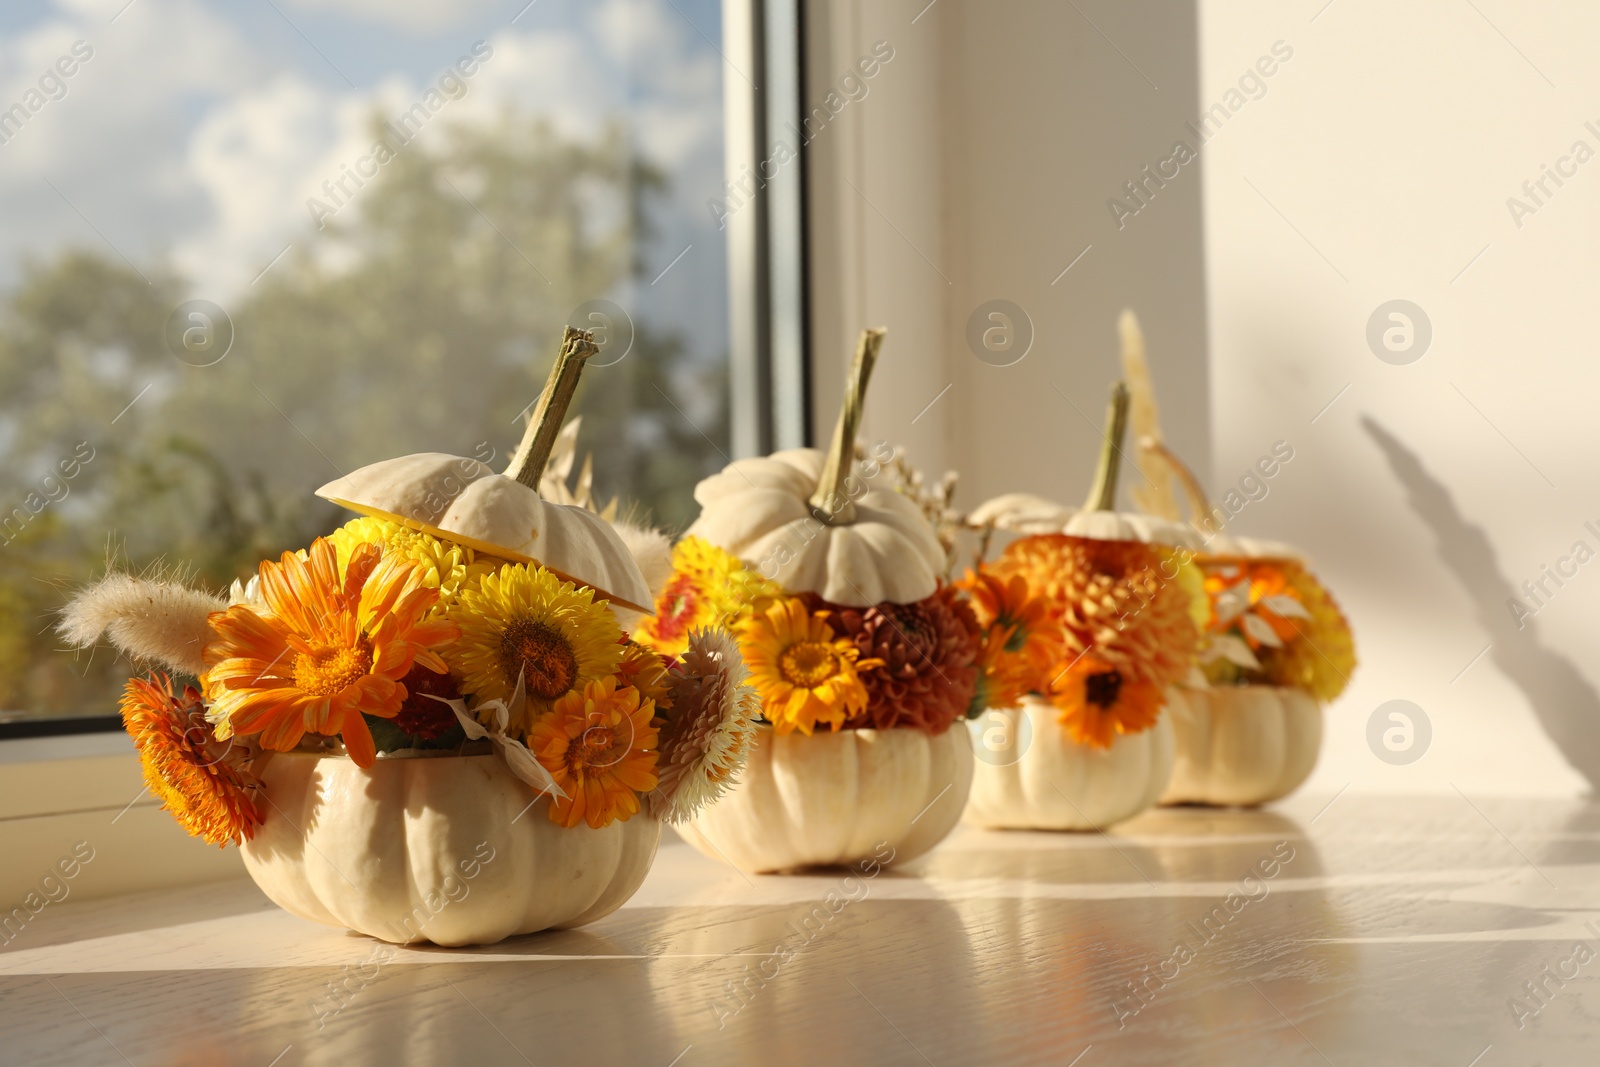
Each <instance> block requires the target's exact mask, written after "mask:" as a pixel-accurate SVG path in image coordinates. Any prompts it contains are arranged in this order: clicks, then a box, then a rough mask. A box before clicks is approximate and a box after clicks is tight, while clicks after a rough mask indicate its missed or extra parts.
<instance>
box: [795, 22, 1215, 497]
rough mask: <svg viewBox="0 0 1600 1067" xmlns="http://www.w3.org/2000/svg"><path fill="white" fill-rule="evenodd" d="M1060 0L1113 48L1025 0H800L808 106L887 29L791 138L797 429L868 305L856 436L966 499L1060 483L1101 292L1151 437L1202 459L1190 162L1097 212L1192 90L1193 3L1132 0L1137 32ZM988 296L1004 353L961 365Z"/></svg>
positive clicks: (1112, 372)
mask: <svg viewBox="0 0 1600 1067" xmlns="http://www.w3.org/2000/svg"><path fill="white" fill-rule="evenodd" d="M1079 6H1080V7H1082V8H1083V10H1084V11H1085V12H1087V13H1088V15H1089V17H1090V18H1092V19H1093V20H1094V24H1095V25H1098V27H1099V28H1100V30H1103V31H1104V32H1105V34H1106V35H1107V36H1109V37H1110V38H1112V40H1114V41H1116V42H1118V43H1119V44H1120V45H1121V47H1123V48H1124V49H1125V50H1126V49H1132V52H1130V57H1131V61H1130V59H1125V58H1124V57H1123V56H1122V55H1121V54H1119V52H1118V51H1117V47H1118V46H1117V45H1113V44H1110V43H1108V42H1107V41H1106V39H1105V38H1104V37H1102V36H1101V35H1100V33H1099V32H1097V30H1096V29H1095V26H1094V25H1091V24H1090V22H1089V21H1088V20H1087V19H1085V18H1084V16H1082V15H1080V14H1078V13H1077V12H1076V11H1075V10H1074V9H1073V7H1072V6H1071V5H1067V4H1061V3H1056V2H1048V0H1027V2H1022V0H1009V2H1005V3H984V4H979V3H975V2H967V0H938V2H937V3H935V4H932V5H929V4H928V3H927V0H907V2H900V0H875V2H873V3H870V4H869V3H854V2H843V0H831V2H829V3H820V4H814V5H808V17H809V22H808V48H809V54H808V77H809V82H810V86H811V88H810V93H811V96H812V97H813V98H814V99H813V103H814V104H815V103H820V102H821V101H822V97H823V94H824V92H825V90H826V88H827V87H828V86H830V85H832V84H835V83H836V82H837V81H838V79H839V77H840V75H841V74H843V73H845V72H846V71H847V70H848V69H849V65H850V64H851V63H853V62H854V61H855V59H856V58H857V57H859V56H861V55H864V54H866V53H867V52H868V51H870V49H871V47H872V45H873V43H874V42H877V41H880V40H881V41H885V42H887V43H888V44H890V45H891V46H892V47H893V48H894V59H893V60H892V61H891V62H889V63H888V64H887V65H886V66H885V67H884V68H883V70H882V71H881V72H880V73H879V74H878V75H877V76H876V77H875V78H874V79H873V80H872V81H871V82H870V92H869V93H868V95H867V96H866V97H865V98H864V99H863V100H861V101H859V102H856V103H851V104H850V105H848V106H847V107H845V108H844V109H843V110H842V111H841V113H840V115H839V117H838V118H837V119H836V120H834V122H833V124H831V125H830V126H829V127H828V128H827V130H826V132H825V133H824V134H823V135H821V136H818V137H817V138H816V139H815V140H814V141H813V142H812V144H811V146H810V149H811V163H810V168H811V170H810V196H811V201H810V204H811V213H812V234H813V243H812V303H813V338H814V343H813V355H814V367H815V389H816V397H817V400H816V403H815V404H814V405H813V407H814V413H815V417H814V433H815V439H816V440H818V441H824V442H825V441H826V440H827V436H828V434H829V433H830V432H831V428H832V423H833V419H834V417H835V414H836V411H837V408H836V398H837V396H838V395H839V381H840V375H841V371H842V367H843V366H844V364H845V363H846V362H847V360H848V356H849V353H850V349H851V345H852V344H853V340H854V337H855V334H856V332H857V331H858V330H859V329H860V327H862V326H864V325H886V326H888V327H889V338H888V341H887V343H886V347H885V349H884V356H883V360H882V362H881V364H880V367H879V371H878V377H877V379H876V381H875V384H874V386H873V393H872V396H871V400H870V403H869V406H868V420H867V429H866V433H867V435H868V436H871V437H883V438H886V439H888V440H891V441H895V442H898V443H902V444H904V445H906V446H907V447H908V448H909V449H911V451H912V454H913V456H914V458H915V460H916V461H917V462H918V463H919V465H921V466H922V467H924V468H925V469H927V470H929V471H930V472H932V473H935V474H937V473H939V472H941V471H943V470H944V469H945V468H946V467H957V468H959V469H960V471H961V475H962V483H961V490H960V500H961V502H962V503H964V504H965V505H966V506H971V505H973V504H976V503H978V502H980V501H982V500H984V499H987V498H988V497H989V496H992V495H994V494H995V493H999V492H1004V491H1008V490H1018V489H1027V490H1032V491H1036V492H1041V493H1046V494H1049V495H1051V496H1055V497H1059V498H1062V499H1066V500H1073V501H1076V500H1078V499H1081V498H1082V496H1083V494H1084V493H1085V492H1086V491H1087V489H1088V482H1089V477H1090V472H1091V468H1092V463H1093V457H1094V449H1095V446H1096V444H1097V442H1098V441H1099V431H1098V429H1097V424H1098V423H1099V422H1100V420H1101V418H1102V415H1103V413H1104V408H1105V398H1106V390H1107V388H1108V386H1109V384H1110V382H1111V381H1112V379H1113V378H1114V377H1115V376H1116V374H1117V366H1118V364H1117V342H1116V317H1117V312H1118V311H1119V310H1120V309H1121V307H1122V306H1123V305H1124V304H1129V305H1132V306H1133V307H1134V308H1136V309H1137V310H1138V312H1139V313H1140V315H1141V317H1142V318H1143V321H1144V326H1145V330H1146V333H1147V334H1148V338H1149V344H1150V349H1151V353H1152V359H1153V360H1154V362H1155V364H1156V367H1157V373H1158V374H1159V375H1160V376H1161V380H1162V383H1163V385H1164V386H1165V388H1166V390H1167V392H1168V396H1169V401H1170V402H1169V412H1168V423H1169V427H1168V437H1169V439H1171V440H1172V441H1173V442H1174V443H1175V444H1176V445H1177V446H1178V447H1180V448H1181V449H1182V450H1183V451H1184V452H1185V453H1186V454H1187V455H1190V456H1192V457H1194V458H1195V460H1196V461H1197V462H1200V463H1201V464H1204V463H1205V462H1206V461H1207V457H1208V455H1209V433H1208V418H1207V404H1206V391H1207V388H1208V386H1207V378H1206V372H1205V366H1204V362H1203V353H1204V336H1205V307H1204V291H1203V287H1202V283H1201V256H1202V252H1201V240H1200V181H1199V175H1198V174H1195V173H1185V174H1184V175H1183V176H1182V179H1181V180H1179V181H1176V182H1174V183H1172V184H1171V185H1170V186H1169V187H1168V189H1166V190H1163V191H1162V192H1161V193H1160V195H1159V199H1158V200H1157V201H1155V202H1153V203H1152V205H1151V208H1150V209H1149V210H1148V211H1147V212H1144V213H1141V215H1140V216H1139V217H1138V218H1137V219H1136V220H1134V222H1133V224H1130V225H1128V226H1126V227H1125V228H1123V229H1122V230H1121V231H1119V230H1118V228H1117V227H1116V225H1115V224H1114V223H1113V221H1112V219H1111V216H1110V214H1109V213H1108V211H1107V209H1106V206H1105V201H1106V200H1107V198H1109V197H1110V196H1111V195H1112V194H1113V193H1115V192H1117V191H1118V189H1119V188H1120V186H1121V184H1122V183H1123V182H1124V181H1127V180H1130V179H1131V178H1133V177H1135V176H1136V175H1137V171H1138V169H1139V166H1140V165H1141V164H1142V163H1144V162H1151V163H1153V162H1154V161H1155V160H1156V159H1158V158H1159V157H1160V156H1161V155H1163V154H1164V153H1165V152H1166V150H1167V149H1168V148H1169V147H1170V144H1171V141H1172V138H1173V136H1174V131H1176V130H1177V129H1179V128H1180V127H1181V125H1182V123H1183V121H1184V120H1185V119H1186V118H1188V117H1189V116H1190V114H1191V112H1192V111H1193V110H1194V101H1195V84H1196V76H1197V75H1196V51H1195V22H1194V11H1193V8H1192V6H1191V5H1187V4H1184V3H1171V2H1163V3H1159V4H1152V5H1146V7H1145V8H1144V10H1145V12H1146V17H1149V16H1151V15H1152V14H1153V15H1154V18H1153V23H1154V28H1153V29H1152V28H1150V27H1148V26H1141V25H1140V24H1139V17H1137V16H1135V15H1133V14H1132V13H1130V12H1127V11H1124V10H1123V9H1122V8H1120V7H1118V6H1117V5H1113V4H1108V3H1085V4H1080V5H1079ZM1135 53H1136V54H1135ZM1135 63H1136V64H1137V67H1138V68H1142V69H1143V70H1144V71H1145V72H1147V73H1149V74H1150V75H1151V76H1152V77H1155V76H1156V75H1157V74H1159V80H1157V81H1156V82H1155V87H1152V85H1151V84H1149V83H1148V82H1146V80H1145V75H1144V74H1141V73H1140V72H1139V69H1136V68H1135V65H1134V64H1135ZM1086 246H1088V247H1089V250H1088V252H1087V253H1084V254H1083V255H1082V257H1081V258H1079V256H1080V253H1083V250H1084V249H1085V247H1086ZM1069 264H1072V267H1071V270H1067V271H1065V273H1063V271H1064V269H1065V268H1067V267H1068V265H1069ZM992 300H1006V301H1009V302H1011V303H1012V304H1014V305H1016V306H1018V307H1020V308H1021V309H1022V310H1023V312H1024V313H1025V315H1026V318H1027V320H1029V321H1031V323H1032V329H1033V342H1032V345H1031V348H1030V349H1029V350H1028V351H1027V353H1026V355H1025V356H1023V357H1022V358H1021V359H1020V361H1018V362H1014V363H1011V360H1012V359H1013V358H1014V357H1015V354H1016V352H1017V349H1016V348H1012V349H1011V351H1010V352H1006V353H1001V354H998V355H989V356H988V361H985V360H981V359H979V358H978V356H977V355H975V354H974V351H973V350H972V349H971V348H970V347H969V345H968V343H967V340H966V332H967V323H968V320H969V318H971V317H972V315H973V313H974V312H975V311H976V310H977V309H978V308H979V306H980V305H982V304H984V303H986V302H988V301H992ZM1018 322H1019V324H1020V320H1018ZM1002 363H1010V365H1007V366H1001V365H999V364H1002ZM930 403H931V405H932V406H931V407H930V406H929V405H930Z"/></svg>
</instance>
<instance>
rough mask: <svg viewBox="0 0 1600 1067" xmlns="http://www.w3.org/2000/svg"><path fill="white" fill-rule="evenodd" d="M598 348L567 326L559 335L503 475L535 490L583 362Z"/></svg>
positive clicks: (581, 332)
mask: <svg viewBox="0 0 1600 1067" xmlns="http://www.w3.org/2000/svg"><path fill="white" fill-rule="evenodd" d="M598 351H600V348H599V346H598V345H596V344H595V343H594V334H592V333H590V332H589V331H588V330H579V329H575V328H574V327H571V326H568V327H567V328H566V331H565V332H564V333H562V335H561V351H560V352H558V353H556V361H555V364H554V365H553V366H552V367H551V368H550V377H548V378H546V379H545V383H544V392H542V393H540V394H539V402H538V403H537V404H536V405H534V409H533V415H532V417H530V418H529V419H528V427H527V429H525V430H524V431H523V432H522V443H521V444H519V445H517V451H516V454H515V455H513V456H512V457H511V463H510V465H508V466H507V467H506V470H505V473H506V476H507V477H510V478H515V479H516V480H517V481H519V482H521V483H522V484H523V485H525V486H527V487H528V488H530V489H533V490H535V491H537V490H538V488H539V479H540V478H541V477H543V475H544V467H545V464H546V463H548V462H549V461H550V450H551V449H552V448H554V447H555V443H556V435H558V434H559V433H560V432H561V423H562V420H563V419H565V418H566V417H567V406H568V405H569V404H571V403H572V395H573V394H574V393H575V392H577V390H578V378H579V376H580V375H582V374H583V365H584V362H585V361H586V360H587V359H588V358H589V357H590V356H592V355H594V354H595V353H596V352H598Z"/></svg>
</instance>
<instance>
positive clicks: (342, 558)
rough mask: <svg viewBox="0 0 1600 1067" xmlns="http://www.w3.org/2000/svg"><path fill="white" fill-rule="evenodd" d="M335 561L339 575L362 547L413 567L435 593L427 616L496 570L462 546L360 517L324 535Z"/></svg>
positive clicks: (490, 562)
mask: <svg viewBox="0 0 1600 1067" xmlns="http://www.w3.org/2000/svg"><path fill="white" fill-rule="evenodd" d="M328 540H330V541H332V542H333V549H334V551H335V552H336V553H338V557H339V573H340V574H343V573H344V570H345V567H347V566H348V565H349V563H350V555H351V553H353V552H354V551H355V550H356V547H357V546H358V545H361V544H363V543H365V544H372V545H377V546H378V547H379V548H380V549H382V550H383V552H384V554H385V555H397V556H399V557H400V558H401V559H406V560H410V561H411V562H413V563H416V564H417V565H418V566H417V570H418V571H419V573H420V574H421V575H422V584H423V585H424V586H425V587H427V588H429V589H437V590H439V602H438V604H437V605H435V606H434V608H433V611H432V612H431V614H435V615H437V614H442V613H443V612H444V609H445V608H447V607H448V606H449V605H450V603H451V602H452V601H454V600H455V598H456V596H457V595H458V594H460V592H461V590H463V589H465V588H467V587H468V586H470V585H475V584H477V583H478V582H479V581H481V580H483V579H484V578H486V577H487V576H489V575H490V574H493V573H494V570H495V568H496V567H497V566H499V561H498V560H496V559H494V558H493V557H490V556H485V555H483V554H482V553H479V552H477V551H475V550H473V549H470V548H468V547H466V546H465V545H458V544H456V543H454V542H452V541H441V540H440V539H439V538H437V537H434V536H432V535H430V534H425V533H423V532H421V531H420V530H413V529H411V528H410V527H409V526H402V525H400V524H399V523H397V522H389V521H388V520H386V519H374V518H369V517H366V516H363V517H362V518H359V519H352V520H351V521H349V522H347V523H345V524H344V525H343V526H341V527H339V528H338V529H337V530H335V531H333V533H331V534H329V535H328Z"/></svg>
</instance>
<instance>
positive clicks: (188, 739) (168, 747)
mask: <svg viewBox="0 0 1600 1067" xmlns="http://www.w3.org/2000/svg"><path fill="white" fill-rule="evenodd" d="M122 725H123V727H124V728H125V729H126V730H127V731H128V734H129V735H130V736H131V737H132V738H133V744H134V747H135V748H137V749H138V750H139V765H140V767H141V768H142V769H143V770H144V784H145V788H147V789H149V790H150V793H151V794H152V795H153V796H154V797H155V798H156V799H157V800H159V801H161V807H162V808H163V809H164V810H166V811H169V812H171V813H172V817H173V818H175V819H177V820H178V824H179V825H180V826H182V827H183V828H184V829H185V830H187V831H189V834H190V836H192V837H198V838H202V839H204V840H205V841H206V842H207V843H208V844H212V845H216V846H217V847H218V848H221V847H222V846H224V845H226V844H228V842H230V841H231V842H233V843H234V844H238V843H239V842H240V841H248V840H249V839H250V838H251V837H253V836H254V835H255V832H256V827H258V826H260V825H261V809H260V808H259V807H258V806H257V804H256V797H257V794H258V793H259V791H260V789H261V781H260V779H258V778H256V776H255V775H253V774H251V773H250V771H249V770H248V769H247V764H248V762H249V755H250V754H249V752H248V750H247V749H246V747H245V744H244V743H243V742H240V741H233V740H228V741H222V742H219V741H217V740H215V738H214V737H213V736H212V731H211V724H210V723H208V722H206V717H205V704H204V703H203V702H202V701H201V699H200V694H199V692H197V691H196V690H195V689H194V687H193V686H185V687H184V690H183V693H182V694H181V695H178V694H175V693H174V692H173V689H172V679H171V678H169V677H168V676H167V675H165V674H153V675H151V676H150V678H149V680H148V681H147V680H145V679H143V678H130V679H128V685H127V688H126V689H124V690H123V694H122Z"/></svg>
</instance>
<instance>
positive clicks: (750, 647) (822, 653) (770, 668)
mask: <svg viewBox="0 0 1600 1067" xmlns="http://www.w3.org/2000/svg"><path fill="white" fill-rule="evenodd" d="M739 650H740V652H741V653H743V655H744V662H745V666H747V667H748V668H750V684H751V685H752V686H754V687H755V689H756V691H757V692H758V693H760V694H761V698H762V702H763V707H762V713H763V714H764V715H766V717H767V718H768V720H770V721H771V723H772V727H773V729H775V730H776V731H777V732H778V733H780V734H787V733H792V732H793V731H795V730H799V731H800V732H801V733H803V734H810V733H811V731H812V730H814V729H815V728H816V726H817V724H818V723H826V724H827V725H828V726H830V727H832V728H833V729H835V730H837V729H839V727H841V726H843V725H844V721H845V720H846V719H847V718H849V717H850V716H852V715H858V714H860V713H861V712H863V711H865V710H866V707H867V689H866V686H864V685H862V684H861V679H860V677H859V676H858V675H857V674H856V672H857V671H858V670H870V669H871V668H873V667H880V666H882V665H883V662H882V661H881V660H875V659H869V660H859V661H858V659H857V657H858V656H859V655H860V652H859V650H858V649H857V648H856V646H855V643H854V642H853V641H851V640H850V639H849V638H848V637H839V636H837V635H836V634H835V633H834V632H833V628H832V627H831V626H829V625H828V613H827V612H826V611H818V612H812V611H809V610H807V608H806V605H805V602H804V601H802V600H800V599H799V598H798V597H792V598H790V599H787V600H782V601H779V602H778V603H776V604H773V605H772V606H771V607H769V608H767V610H766V611H764V612H760V613H758V614H756V615H754V616H752V617H751V618H750V619H749V620H748V621H746V622H745V623H744V624H743V625H742V626H741V627H740V640H739Z"/></svg>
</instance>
